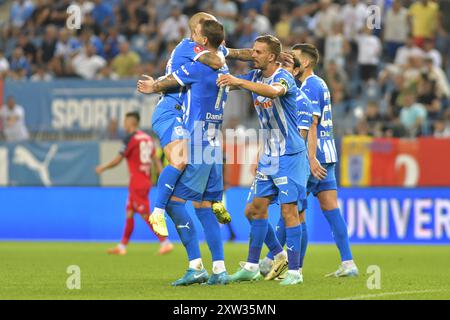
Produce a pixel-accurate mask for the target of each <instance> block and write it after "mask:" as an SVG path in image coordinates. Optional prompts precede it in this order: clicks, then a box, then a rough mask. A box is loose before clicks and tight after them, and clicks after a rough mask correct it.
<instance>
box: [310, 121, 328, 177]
mask: <svg viewBox="0 0 450 320" xmlns="http://www.w3.org/2000/svg"><path fill="white" fill-rule="evenodd" d="M318 123H319V117H318V116H313V121H312V123H311V127H310V129H309V132H308V159H309V166H310V168H311V173H312V175H313V176H314V177H316V178H317V179H319V180H322V179H325V177H326V176H327V170H326V169H325V168H324V167H322V165H321V164H320V162H319V160H317V158H316V156H317V124H318Z"/></svg>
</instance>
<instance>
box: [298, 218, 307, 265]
mask: <svg viewBox="0 0 450 320" xmlns="http://www.w3.org/2000/svg"><path fill="white" fill-rule="evenodd" d="M301 226H302V243H301V246H300V268H303V259H304V258H305V255H306V248H307V247H308V228H307V227H306V222H303V223H302V224H301Z"/></svg>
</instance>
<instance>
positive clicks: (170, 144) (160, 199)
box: [138, 12, 248, 236]
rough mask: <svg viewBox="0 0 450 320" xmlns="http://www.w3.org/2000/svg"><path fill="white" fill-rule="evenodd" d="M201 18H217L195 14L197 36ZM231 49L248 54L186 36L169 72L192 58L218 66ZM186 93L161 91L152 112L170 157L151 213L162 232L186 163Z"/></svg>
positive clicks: (220, 214) (223, 216) (223, 218)
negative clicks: (210, 47) (211, 47)
mask: <svg viewBox="0 0 450 320" xmlns="http://www.w3.org/2000/svg"><path fill="white" fill-rule="evenodd" d="M201 20H216V18H215V17H214V16H212V15H210V14H207V13H204V12H199V13H197V14H195V15H193V16H192V17H191V19H190V20H189V27H190V29H191V34H192V36H194V34H195V29H196V27H197V26H198V25H199V23H200V21H201ZM229 51H232V57H236V58H241V59H245V58H246V57H245V52H244V53H243V52H241V51H236V50H227V49H226V48H225V47H223V46H221V47H220V50H219V51H217V53H212V52H210V51H209V50H206V48H204V47H203V46H201V44H199V43H197V42H195V41H194V40H193V39H183V40H182V41H181V42H180V43H179V44H178V45H177V47H176V48H175V49H174V50H173V51H172V54H171V56H170V59H169V61H168V62H167V66H166V75H169V74H171V73H172V72H173V71H175V70H177V69H179V68H180V67H181V66H182V65H184V64H186V63H189V62H193V61H199V62H201V63H204V64H205V65H208V66H210V67H211V68H214V69H216V70H217V69H219V68H221V67H222V66H223V64H224V63H225V60H224V56H226V55H228V53H229ZM247 58H248V57H247ZM144 77H146V78H147V81H152V79H151V77H149V76H144ZM139 82H140V83H141V88H142V87H144V84H145V85H146V86H150V83H145V81H143V80H141V81H139ZM138 90H139V85H138ZM141 90H143V91H141ZM141 90H140V91H141V92H143V93H148V92H146V91H145V89H141ZM185 94H186V89H185V88H184V87H181V88H171V89H169V90H167V91H166V92H164V94H163V95H162V97H161V99H160V100H159V102H158V104H157V106H156V110H155V112H154V113H153V115H152V129H153V130H154V131H155V132H156V134H157V135H158V137H159V139H160V143H161V146H162V148H163V150H164V153H165V155H166V157H167V160H168V161H169V165H168V166H166V167H165V168H164V169H163V171H162V172H161V174H160V176H159V179H158V194H157V197H156V202H155V207H154V210H153V212H152V214H151V215H150V223H152V225H153V227H154V229H155V232H157V233H158V234H161V235H163V236H166V235H167V234H168V232H167V226H166V223H165V219H164V210H165V208H166V205H167V202H168V200H169V198H170V196H171V195H172V192H173V189H174V186H175V184H176V182H177V181H178V179H179V178H180V176H181V174H182V172H183V170H184V169H185V167H186V164H187V137H186V136H184V135H183V132H184V127H183V122H182V118H183V110H182V105H183V100H184V97H185ZM215 208H216V210H215V213H216V215H217V218H218V219H219V221H220V222H222V223H228V222H230V221H231V217H230V215H229V213H228V212H227V211H226V210H225V208H224V207H223V204H222V203H221V202H220V201H219V202H217V204H216V206H215Z"/></svg>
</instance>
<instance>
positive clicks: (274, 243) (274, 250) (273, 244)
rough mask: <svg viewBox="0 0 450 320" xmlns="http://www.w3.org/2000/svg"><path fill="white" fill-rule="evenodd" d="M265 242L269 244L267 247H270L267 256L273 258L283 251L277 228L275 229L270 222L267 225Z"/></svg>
mask: <svg viewBox="0 0 450 320" xmlns="http://www.w3.org/2000/svg"><path fill="white" fill-rule="evenodd" d="M264 243H265V245H266V246H267V248H269V253H268V254H267V257H268V258H270V259H272V260H273V258H274V256H275V255H277V254H279V253H280V252H281V251H283V247H282V246H281V244H280V242H279V241H278V238H277V235H276V234H275V230H273V227H272V225H271V224H270V223H269V224H268V225H267V235H266V238H265V239H264Z"/></svg>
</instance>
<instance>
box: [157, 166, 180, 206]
mask: <svg viewBox="0 0 450 320" xmlns="http://www.w3.org/2000/svg"><path fill="white" fill-rule="evenodd" d="M182 173H183V171H180V170H178V169H177V168H175V167H173V166H171V165H170V164H169V165H168V166H166V167H165V168H164V169H163V170H162V172H161V174H160V175H159V178H158V195H157V196H156V202H155V208H160V209H163V210H164V209H165V208H166V206H167V202H168V201H169V199H170V197H171V196H172V193H173V190H174V188H175V185H176V184H177V181H178V179H179V178H180V176H181V174H182Z"/></svg>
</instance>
